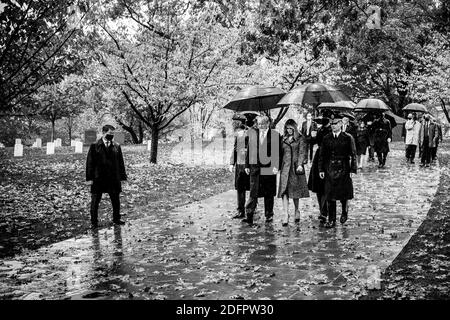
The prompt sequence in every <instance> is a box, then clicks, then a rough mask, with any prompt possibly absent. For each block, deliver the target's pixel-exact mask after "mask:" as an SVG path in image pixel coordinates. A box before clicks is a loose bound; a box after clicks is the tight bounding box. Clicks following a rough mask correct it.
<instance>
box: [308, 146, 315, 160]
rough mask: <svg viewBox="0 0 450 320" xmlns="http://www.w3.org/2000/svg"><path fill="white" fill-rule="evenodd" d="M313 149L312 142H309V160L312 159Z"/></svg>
mask: <svg viewBox="0 0 450 320" xmlns="http://www.w3.org/2000/svg"><path fill="white" fill-rule="evenodd" d="M313 151H314V144H313V143H310V144H309V160H310V161H312V159H313Z"/></svg>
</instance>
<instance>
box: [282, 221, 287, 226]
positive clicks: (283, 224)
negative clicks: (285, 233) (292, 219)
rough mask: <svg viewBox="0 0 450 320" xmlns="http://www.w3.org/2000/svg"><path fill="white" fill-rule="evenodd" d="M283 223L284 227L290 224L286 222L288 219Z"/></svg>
mask: <svg viewBox="0 0 450 320" xmlns="http://www.w3.org/2000/svg"><path fill="white" fill-rule="evenodd" d="M281 225H282V226H283V227H287V226H288V225H289V223H288V222H286V221H284V222H283V223H282V224H281Z"/></svg>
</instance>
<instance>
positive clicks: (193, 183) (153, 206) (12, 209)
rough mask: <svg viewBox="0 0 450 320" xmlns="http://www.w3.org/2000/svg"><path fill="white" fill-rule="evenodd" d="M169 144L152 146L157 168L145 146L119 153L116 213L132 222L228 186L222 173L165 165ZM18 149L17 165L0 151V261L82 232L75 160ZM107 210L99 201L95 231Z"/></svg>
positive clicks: (85, 218) (78, 157)
mask: <svg viewBox="0 0 450 320" xmlns="http://www.w3.org/2000/svg"><path fill="white" fill-rule="evenodd" d="M173 146H174V145H173V144H172V145H171V144H167V145H160V147H159V157H158V164H156V165H155V164H150V161H149V153H148V152H144V150H145V146H144V147H143V146H124V147H123V152H124V159H125V166H126V170H127V175H128V183H127V184H126V185H125V186H124V188H123V189H124V192H123V193H122V194H121V210H122V211H121V213H124V214H126V215H125V217H124V219H125V220H132V219H137V218H141V217H144V216H148V215H157V214H158V213H159V212H163V211H167V210H170V209H172V208H175V207H178V206H182V205H186V204H188V203H191V202H193V201H197V200H202V199H205V198H208V197H210V196H212V195H215V194H217V193H220V192H224V191H227V190H229V189H232V188H233V187H234V184H233V176H232V174H231V173H229V172H228V170H226V168H227V166H214V167H213V166H209V167H206V166H205V167H192V166H187V165H183V164H173V163H170V162H169V156H168V155H169V154H170V152H171V150H172V148H173ZM42 150H43V149H41V150H33V149H29V148H26V149H25V152H24V155H25V156H24V157H23V158H13V157H12V156H11V155H12V151H11V150H8V149H2V150H0V258H3V257H7V256H12V255H15V254H18V253H20V252H22V251H24V250H31V249H36V248H38V247H41V246H45V245H48V244H51V243H54V242H58V241H61V240H65V239H67V238H70V237H74V236H77V235H80V234H83V233H85V232H86V231H87V230H88V229H89V227H90V215H89V202H90V192H89V191H90V189H89V187H88V186H86V185H85V162H86V152H87V149H86V148H85V150H84V153H83V154H74V153H72V152H73V151H72V148H69V147H65V148H64V147H63V148H61V149H58V151H57V153H56V154H55V155H51V156H47V155H45V154H44V151H42ZM111 219H112V207H111V204H110V201H109V197H108V195H106V194H105V195H104V197H103V200H102V202H101V203H100V209H99V222H100V227H102V226H109V225H110V224H111Z"/></svg>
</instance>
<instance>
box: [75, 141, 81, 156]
mask: <svg viewBox="0 0 450 320" xmlns="http://www.w3.org/2000/svg"><path fill="white" fill-rule="evenodd" d="M75 153H83V142H81V141H75Z"/></svg>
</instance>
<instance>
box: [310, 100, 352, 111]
mask: <svg viewBox="0 0 450 320" xmlns="http://www.w3.org/2000/svg"><path fill="white" fill-rule="evenodd" d="M355 106H356V103H354V102H353V101H350V100H348V101H347V100H342V101H337V102H322V103H321V104H319V106H318V107H317V109H323V108H330V109H345V110H353V109H354V108H355Z"/></svg>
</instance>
